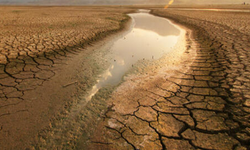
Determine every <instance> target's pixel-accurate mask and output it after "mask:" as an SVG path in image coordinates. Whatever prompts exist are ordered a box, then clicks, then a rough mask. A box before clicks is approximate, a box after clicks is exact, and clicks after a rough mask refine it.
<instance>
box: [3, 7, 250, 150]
mask: <svg viewBox="0 0 250 150" xmlns="http://www.w3.org/2000/svg"><path fill="white" fill-rule="evenodd" d="M2 8H3V9H2ZM38 8H39V9H37V8H34V9H33V8H32V7H1V9H0V12H1V14H4V15H1V16H0V17H1V19H0V21H1V24H0V26H1V30H0V33H1V36H0V38H1V46H0V52H1V58H0V60H1V61H0V62H1V64H0V67H1V69H0V98H1V102H0V145H1V148H2V149H25V148H26V147H30V145H32V146H31V148H37V149H39V148H40V149H43V148H44V149H56V148H58V149H63V148H65V149H66V148H67V149H71V148H72V145H73V148H78V149H95V150H96V149H237V150H241V149H242V150H245V149H249V148H250V147H249V143H250V123H249V119H250V118H249V113H250V104H249V103H250V102H249V101H250V100H249V99H250V96H249V95H250V93H249V80H250V79H249V71H250V69H249V66H248V64H249V47H250V45H249V43H250V41H249V39H250V38H249V37H250V35H249V20H250V18H249V13H235V12H234V13H232V12H207V11H206V12H205V11H199V12H197V11H175V10H173V9H171V11H170V10H169V11H166V10H163V9H155V10H154V11H153V12H152V13H153V14H156V15H160V16H163V17H167V18H170V19H172V20H174V21H176V22H177V23H179V24H182V25H184V26H186V27H188V28H189V29H191V30H193V32H191V31H188V32H187V33H188V34H187V35H186V36H187V38H188V39H187V50H186V51H185V53H184V54H183V55H182V56H180V57H178V58H176V60H177V62H174V64H167V65H169V70H167V71H165V72H161V74H160V75H157V73H158V71H159V70H158V69H152V70H153V71H154V72H153V73H151V74H149V75H147V76H146V77H144V76H142V77H141V76H139V78H136V77H128V78H127V82H125V83H124V84H122V85H121V86H120V87H119V88H117V90H116V91H115V92H114V93H113V95H112V98H111V99H110V100H109V103H110V106H109V107H108V109H107V111H106V112H105V113H102V114H101V115H102V116H101V117H102V118H103V122H101V123H100V124H99V126H98V128H96V129H92V130H95V131H96V132H95V133H94V134H92V138H91V139H87V141H88V142H89V143H85V142H83V141H81V140H86V139H85V138H84V136H83V135H82V138H80V140H78V141H77V142H76V141H74V140H72V141H69V140H70V139H75V137H74V136H75V135H74V134H72V133H71V132H73V133H75V132H80V133H81V132H82V130H80V129H78V128H75V127H78V126H66V127H67V128H70V129H68V130H63V134H64V136H60V134H57V133H56V132H57V130H56V128H57V127H58V126H60V125H61V124H59V125H57V124H58V121H57V120H56V119H53V116H55V114H57V113H58V112H61V110H63V109H64V107H66V108H67V107H69V106H70V105H71V103H69V104H67V103H68V102H69V101H70V100H72V97H71V96H72V95H77V93H76V92H77V87H80V88H82V89H83V90H84V89H86V88H87V87H88V86H91V85H90V80H91V78H90V77H91V76H94V75H95V74H97V73H96V72H95V70H94V69H93V68H92V66H93V65H92V63H95V62H89V61H88V60H89V58H85V56H89V55H91V54H92V52H91V50H93V49H88V50H87V49H84V48H85V47H86V45H87V44H88V43H89V42H91V41H93V40H95V39H96V38H97V39H98V38H100V35H102V36H101V37H103V36H104V35H106V31H108V32H113V31H116V30H118V29H119V28H120V26H119V22H121V21H122V20H124V19H125V20H126V17H125V16H124V15H123V14H122V13H124V12H127V11H130V10H127V9H110V8H109V10H107V9H105V8H103V9H101V8H93V7H92V8H90V7H46V8H44V7H41V9H40V7H38ZM62 8H63V9H62ZM237 9H238V8H237ZM9 16H11V17H9ZM65 16H66V17H68V18H70V19H65ZM24 18H25V19H24ZM79 18H80V19H79ZM25 20H28V21H25ZM110 20H111V21H110ZM23 24H24V26H23ZM4 25H5V26H4ZM30 27H31V28H30ZM100 32H104V33H103V34H100ZM191 33H192V34H191ZM39 43H40V44H39ZM1 48H2V49H1ZM83 58H84V59H83ZM81 59H83V60H81ZM178 60H181V61H178ZM83 62H85V63H83ZM161 65H165V64H161ZM77 68H78V69H77ZM79 68H83V70H86V72H81V71H80V72H79ZM87 72H90V73H88V74H86V76H83V75H82V74H84V73H87ZM79 74H81V75H79ZM78 75H79V76H81V79H83V78H84V79H85V80H84V81H83V80H81V81H79V78H78V77H77V76H78ZM104 92H105V91H104ZM45 93H46V94H45ZM103 98H104V97H103V96H102V97H101V96H99V97H98V96H97V97H96V98H95V99H96V100H93V102H92V103H91V105H90V107H88V108H87V109H89V110H90V111H88V112H95V110H94V109H98V107H99V106H100V107H99V108H102V109H104V110H105V108H104V107H105V106H101V105H102V104H100V101H103V100H102V99H103ZM65 103H66V105H65ZM97 105H98V107H96V106H97ZM66 110H67V109H66ZM96 112H102V110H98V111H96ZM63 113H65V114H66V115H67V112H65V111H64V112H63ZM91 115H92V114H88V116H87V119H89V120H90V122H87V124H88V123H89V126H90V127H92V125H93V124H94V122H93V121H95V120H92V118H91V117H92V116H91ZM98 115H100V114H98ZM63 117H64V115H62V116H61V118H60V121H59V123H63V121H64V120H63V119H64V118H63ZM77 119H78V120H79V123H82V122H81V121H82V120H81V119H82V118H76V120H77ZM85 120H86V119H85ZM50 123H51V124H50ZM85 124H86V122H85ZM85 124H84V125H85ZM70 125H71V124H70ZM73 125H74V124H73ZM86 128H88V127H86ZM47 129H48V130H49V131H50V132H49V135H48V130H47ZM53 129H55V130H53ZM41 130H42V131H41ZM43 130H44V132H45V134H43ZM68 131H69V132H68ZM64 132H65V133H64ZM37 133H39V135H38V136H37ZM83 134H84V133H83ZM65 135H66V136H68V137H67V138H66V139H63V138H64V137H65ZM55 136H56V137H55ZM90 136H91V135H90ZM34 137H36V138H39V139H36V140H33V138H34ZM51 137H54V138H51ZM76 138H77V139H79V137H76ZM60 140H61V141H62V142H61V141H60ZM34 142H37V143H36V144H35V145H33V144H34ZM61 143H63V144H61ZM56 144H58V145H56ZM87 146H88V147H87Z"/></svg>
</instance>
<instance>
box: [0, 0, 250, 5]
mask: <svg viewBox="0 0 250 150" xmlns="http://www.w3.org/2000/svg"><path fill="white" fill-rule="evenodd" d="M169 1H170V0H0V4H41V5H46V4H54V5H91V4H97V5H98V4H107V5H108V4H118V5H122V4H127V5H131V4H166V3H168V2H169ZM243 2H246V3H249V4H250V0H175V1H174V4H242V3H243Z"/></svg>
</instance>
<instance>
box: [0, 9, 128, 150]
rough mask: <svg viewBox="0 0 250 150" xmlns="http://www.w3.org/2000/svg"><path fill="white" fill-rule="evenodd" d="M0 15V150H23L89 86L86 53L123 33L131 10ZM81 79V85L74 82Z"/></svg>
mask: <svg viewBox="0 0 250 150" xmlns="http://www.w3.org/2000/svg"><path fill="white" fill-rule="evenodd" d="M0 11H1V16H0V21H1V24H0V145H1V149H25V148H27V147H29V146H30V145H31V144H33V143H34V141H36V138H35V137H39V136H38V133H39V134H40V133H41V132H42V131H43V130H46V129H47V128H50V126H51V125H50V122H53V120H54V118H55V117H56V115H57V114H58V113H59V112H62V111H63V110H64V111H65V110H66V109H67V108H68V107H69V106H70V104H71V103H72V102H73V100H74V98H73V97H72V96H74V95H77V94H76V92H77V91H79V90H81V91H85V90H86V89H87V88H88V87H89V86H91V83H92V80H93V79H92V77H93V76H96V75H97V73H98V70H96V68H94V67H93V64H95V62H94V61H93V62H90V61H89V60H88V57H86V56H89V55H91V54H92V53H94V52H93V51H94V49H90V48H88V49H86V47H87V46H88V45H92V44H93V42H94V41H97V40H99V39H103V38H104V37H106V36H107V35H110V34H111V33H114V32H117V31H119V30H121V29H123V28H124V23H125V22H127V21H128V17H127V16H126V15H125V13H127V12H130V11H131V9H124V8H119V9H116V8H112V7H108V8H104V7H102V8H100V7H98V8H96V7H7V6H6V7H3V6H1V10H0ZM78 76H81V77H82V78H84V79H85V80H78V79H79V78H78Z"/></svg>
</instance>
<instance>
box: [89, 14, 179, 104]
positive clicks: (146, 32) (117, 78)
mask: <svg viewBox="0 0 250 150" xmlns="http://www.w3.org/2000/svg"><path fill="white" fill-rule="evenodd" d="M129 16H130V17H131V18H132V19H133V28H132V30H131V32H129V33H128V34H127V35H125V36H124V37H122V38H120V39H119V40H117V41H116V42H114V44H113V46H112V47H111V48H110V51H111V53H112V54H111V57H112V59H111V60H110V67H109V68H108V69H107V70H106V71H105V72H104V73H103V74H102V75H100V78H99V79H98V80H97V84H96V85H94V86H93V87H92V90H91V91H90V93H89V95H88V96H87V98H86V100H87V101H89V100H90V99H91V98H92V97H93V96H94V95H95V94H96V93H97V92H98V90H99V89H100V88H102V87H105V86H108V85H117V84H118V83H119V82H121V80H122V77H123V76H124V74H125V73H126V72H127V71H128V70H129V69H130V68H131V67H132V66H133V65H134V64H135V63H136V62H138V60H156V59H159V58H161V57H162V56H163V55H164V54H167V53H168V52H170V51H171V50H172V49H173V47H174V46H175V44H176V43H177V40H178V37H179V35H180V30H179V29H177V28H176V27H175V26H174V25H173V24H172V23H170V22H169V21H168V20H167V19H164V18H160V17H156V16H153V15H150V14H148V13H136V14H130V15H129Z"/></svg>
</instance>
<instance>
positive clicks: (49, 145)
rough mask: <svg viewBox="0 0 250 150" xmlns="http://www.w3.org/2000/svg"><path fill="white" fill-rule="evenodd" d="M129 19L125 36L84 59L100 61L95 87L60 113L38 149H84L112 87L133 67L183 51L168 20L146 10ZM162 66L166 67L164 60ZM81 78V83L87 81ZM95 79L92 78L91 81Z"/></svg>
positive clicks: (176, 30)
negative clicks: (129, 24)
mask: <svg viewBox="0 0 250 150" xmlns="http://www.w3.org/2000/svg"><path fill="white" fill-rule="evenodd" d="M130 16H131V17H132V19H133V24H132V27H131V29H130V30H129V31H128V32H127V33H126V34H123V35H120V36H121V38H117V39H116V40H115V39H114V40H111V41H108V43H105V44H101V46H100V47H99V46H98V47H97V49H96V51H95V52H93V54H91V55H90V56H89V59H87V60H86V61H93V62H95V63H96V61H98V62H100V63H97V65H96V64H95V63H93V66H90V67H91V68H92V69H93V70H94V69H98V68H101V69H100V70H104V71H103V73H102V74H100V75H99V77H98V78H97V80H96V84H95V85H94V86H93V87H91V90H90V91H89V92H87V94H86V93H85V91H84V94H79V95H77V96H78V97H77V98H76V99H75V101H74V102H73V103H72V105H71V106H70V109H69V110H68V111H66V112H63V113H62V114H60V117H58V119H57V120H56V121H54V122H53V123H52V124H53V127H52V128H50V130H48V131H47V132H46V133H45V135H44V137H46V138H45V139H44V138H42V137H41V138H40V139H41V142H39V143H38V145H39V146H38V147H42V148H44V149H56V148H55V147H57V149H81V148H82V147H85V146H86V145H88V142H89V140H90V139H89V138H90V136H91V134H92V133H93V131H94V130H95V128H96V126H97V124H98V120H100V119H101V115H102V113H104V112H103V111H105V109H106V108H107V99H108V98H109V96H110V94H111V93H112V91H113V90H114V87H116V86H117V85H118V84H119V83H120V82H122V80H123V76H124V75H126V74H129V73H128V72H129V71H130V70H131V69H133V66H134V68H136V67H137V65H138V64H139V65H140V64H147V63H148V62H150V63H151V62H152V63H155V62H157V61H158V60H161V59H162V58H163V59H164V60H165V59H168V60H171V57H170V55H171V54H168V53H170V52H178V50H176V51H173V50H174V48H176V46H177V45H178V46H177V48H178V49H179V50H180V49H182V48H183V49H185V44H184V46H183V47H182V46H181V45H183V44H180V43H179V42H180V41H182V40H181V39H182V38H184V35H185V33H183V30H182V29H180V28H179V27H177V26H175V25H174V24H172V23H171V22H169V21H168V20H167V19H164V18H160V17H156V16H153V15H150V14H148V13H147V11H143V13H136V14H130ZM180 37H182V38H180ZM177 42H178V44H177ZM180 46H181V47H182V48H180ZM172 59H173V58H172ZM105 60H107V61H108V62H105ZM138 61H139V63H138ZM161 63H162V64H163V65H166V64H165V63H164V61H163V62H161ZM89 64H92V63H89ZM100 64H101V65H103V66H101V65H100ZM106 64H109V66H108V65H107V66H106ZM156 66H158V65H156ZM147 67H148V66H147ZM103 68H106V70H105V69H103ZM135 70H136V69H135ZM82 77H83V78H82V79H83V81H84V80H85V79H86V78H85V76H82ZM95 78H96V77H95V76H93V77H92V78H91V80H92V79H95ZM91 82H92V81H91ZM75 146H77V147H79V148H75Z"/></svg>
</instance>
